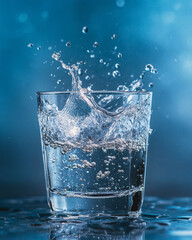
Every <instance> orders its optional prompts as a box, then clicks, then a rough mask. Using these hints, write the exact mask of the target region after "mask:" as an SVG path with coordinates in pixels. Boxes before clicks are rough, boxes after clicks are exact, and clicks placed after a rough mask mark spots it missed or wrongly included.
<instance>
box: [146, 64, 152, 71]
mask: <svg viewBox="0 0 192 240" xmlns="http://www.w3.org/2000/svg"><path fill="white" fill-rule="evenodd" d="M152 69H153V65H151V64H147V65H146V66H145V71H151V70H152Z"/></svg>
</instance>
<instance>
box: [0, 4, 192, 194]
mask: <svg viewBox="0 0 192 240" xmlns="http://www.w3.org/2000/svg"><path fill="white" fill-rule="evenodd" d="M117 3H118V4H117ZM118 5H119V6H118ZM120 5H123V6H122V7H120ZM191 12H192V1H191V0H185V1H181V0H178V1H177V0H169V1H167V0H156V1H154V0H145V1H141V0H129V1H128V0H124V1H123V0H118V1H116V0H105V1H103V0H97V1H96V0H92V1H90V0H65V1H62V0H54V1H51V0H44V1H42V0H33V1H24V0H19V1H14V0H10V1H5V0H1V1H0V29H1V31H0V70H1V74H0V76H1V77H0V79H1V87H0V106H1V108H0V197H23V196H29V195H45V185H44V184H45V182H44V173H43V162H42V157H41V146H40V135H39V128H38V122H37V106H36V96H35V92H36V91H40V90H56V89H57V90H59V89H61V86H57V84H56V81H57V80H58V79H62V82H64V89H71V80H70V77H69V76H68V75H67V74H66V73H65V72H64V71H61V70H59V71H57V70H56V67H57V66H58V64H57V63H52V59H51V54H52V52H53V51H55V50H62V56H63V60H64V61H65V62H69V61H70V62H71V63H75V62H76V61H77V60H87V61H89V62H90V65H91V67H90V68H89V69H90V72H89V73H90V75H91V74H93V73H94V74H95V77H94V78H93V79H90V80H89V83H93V84H94V87H93V89H116V87H117V86H118V85H119V84H124V83H126V84H129V83H130V82H131V81H132V78H131V77H130V75H131V74H134V76H135V77H138V76H139V74H140V73H141V72H142V70H143V69H144V66H145V64H147V63H151V64H153V65H154V66H155V67H156V68H157V69H158V71H159V75H158V76H150V75H148V76H147V77H146V79H145V81H146V85H147V84H148V82H150V81H152V82H154V88H153V114H152V120H151V127H152V128H153V134H152V135H151V136H150V146H149V154H148V169H147V182H146V194H147V195H156V196H166V197H167V196H192V187H191V184H192V14H191ZM85 25H87V26H88V27H89V32H88V34H87V35H84V34H82V32H81V29H82V27H83V26H85ZM113 33H116V34H117V36H118V37H117V39H115V40H114V41H112V40H111V39H110V36H111V35H112V34H113ZM61 39H63V40H64V42H63V43H62V42H61ZM67 41H70V42H71V44H72V45H71V48H66V47H65V43H66V42H67ZM94 41H98V42H99V48H98V49H96V51H97V52H96V58H95V59H90V58H89V55H88V54H87V53H86V50H87V49H92V43H93V42H94ZM29 42H32V43H34V48H27V44H28V43H29ZM39 45H40V46H41V50H40V51H38V50H36V47H37V46H39ZM115 45H117V46H118V51H120V52H122V53H123V58H122V59H120V60H119V63H120V64H121V77H120V78H116V79H113V78H111V77H108V76H107V74H106V73H107V72H106V68H105V67H103V66H101V64H98V61H99V58H100V57H102V58H104V59H108V58H109V57H110V56H112V62H114V63H115V62H116V61H117V60H118V59H117V58H115V56H114V55H112V53H111V52H112V49H113V47H114V46H115ZM49 46H52V47H53V50H51V51H49V50H48V47H49ZM99 51H101V52H99ZM45 61H47V63H43V62H45ZM50 74H56V77H55V78H53V77H51V75H50ZM83 78H84V76H83ZM82 80H83V79H82ZM88 85H89V84H88V81H86V80H84V86H88ZM55 86H56V89H55ZM62 86H63V85H62ZM146 88H147V87H146Z"/></svg>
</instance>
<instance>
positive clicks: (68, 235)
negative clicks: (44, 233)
mask: <svg viewBox="0 0 192 240" xmlns="http://www.w3.org/2000/svg"><path fill="white" fill-rule="evenodd" d="M142 225H144V224H143V223H142V222H141V221H140V222H138V223H136V222H134V223H133V219H132V220H131V221H129V220H127V221H124V222H122V221H119V222H118V221H116V222H113V221H111V222H107V223H105V222H104V223H91V222H89V223H85V222H84V223H83V222H82V223H80V222H79V223H77V222H76V223H72V222H71V223H66V222H65V223H57V222H55V223H54V224H52V226H51V230H50V235H49V239H50V240H64V239H65V240H68V239H69V240H71V239H73V240H76V239H77V240H78V239H82V240H83V239H88V240H103V239H111V240H125V239H126V240H127V239H130V240H144V239H145V227H142Z"/></svg>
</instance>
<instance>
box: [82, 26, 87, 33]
mask: <svg viewBox="0 0 192 240" xmlns="http://www.w3.org/2000/svg"><path fill="white" fill-rule="evenodd" d="M82 33H84V34H86V33H88V27H87V26H84V27H83V28H82Z"/></svg>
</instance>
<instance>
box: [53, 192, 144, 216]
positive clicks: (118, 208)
mask: <svg viewBox="0 0 192 240" xmlns="http://www.w3.org/2000/svg"><path fill="white" fill-rule="evenodd" d="M78 196H79V195H78V194H77V196H75V195H74V194H73V196H72V195H71V193H67V192H66V194H65V195H63V194H62V195H61V194H58V193H55V192H53V191H49V205H50V208H51V210H52V211H53V212H54V213H58V214H65V215H68V216H74V217H75V216H76V217H81V216H82V217H94V216H99V217H102V216H103V217H105V216H108V217H109V216H111V217H113V216H117V217H138V216H139V215H140V213H141V206H142V203H143V192H142V191H137V192H134V193H132V194H129V195H123V196H118V197H117V196H115V195H114V196H113V195H110V196H109V194H107V195H106V196H105V195H102V196H98V195H97V197H96V196H92V195H91V196H87V194H86V195H85V196H83V197H82V196H81V197H78Z"/></svg>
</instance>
